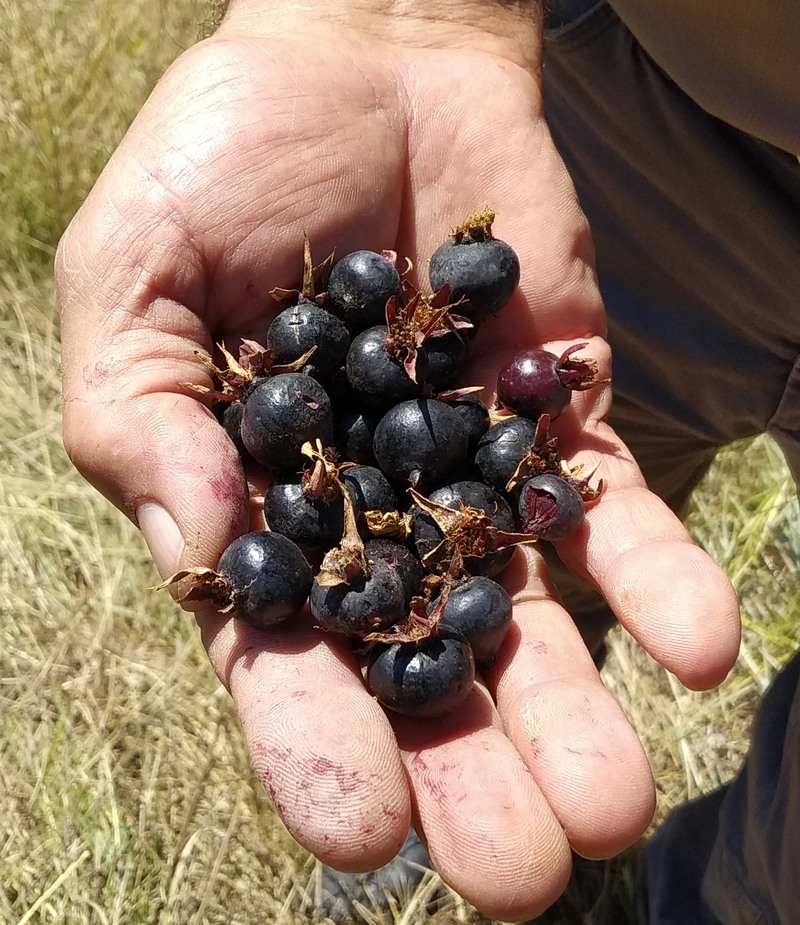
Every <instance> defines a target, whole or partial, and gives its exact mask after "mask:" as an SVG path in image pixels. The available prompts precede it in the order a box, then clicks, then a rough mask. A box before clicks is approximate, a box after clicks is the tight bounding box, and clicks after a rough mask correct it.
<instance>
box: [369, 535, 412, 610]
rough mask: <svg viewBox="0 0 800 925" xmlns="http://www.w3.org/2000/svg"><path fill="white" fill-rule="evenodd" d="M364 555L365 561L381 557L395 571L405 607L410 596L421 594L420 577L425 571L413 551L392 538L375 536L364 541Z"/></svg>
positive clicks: (408, 602) (409, 600)
mask: <svg viewBox="0 0 800 925" xmlns="http://www.w3.org/2000/svg"><path fill="white" fill-rule="evenodd" d="M364 555H365V556H366V557H367V561H370V560H375V559H382V560H383V561H384V562H385V563H386V564H387V565H388V566H389V567H390V568H391V569H393V570H394V571H396V572H397V575H398V577H399V578H400V581H401V583H402V585H403V596H404V600H405V605H406V607H407V606H408V605H409V604H410V602H411V598H412V597H417V596H418V595H420V594H422V579H423V578H424V577H425V571H424V569H423V568H422V563H421V562H420V561H419V559H418V558H417V557H416V556H415V555H414V553H413V552H411V550H410V549H409V548H408V547H407V546H403V545H401V544H400V543H396V542H395V541H394V540H387V539H383V538H382V537H375V538H374V539H371V540H367V541H366V543H364Z"/></svg>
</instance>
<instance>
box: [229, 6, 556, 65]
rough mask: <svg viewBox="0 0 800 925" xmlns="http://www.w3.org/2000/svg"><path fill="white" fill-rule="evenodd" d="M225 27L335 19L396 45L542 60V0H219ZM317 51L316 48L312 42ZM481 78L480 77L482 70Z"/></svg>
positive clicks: (282, 27) (269, 30) (257, 32)
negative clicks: (468, 50) (454, 49)
mask: <svg viewBox="0 0 800 925" xmlns="http://www.w3.org/2000/svg"><path fill="white" fill-rule="evenodd" d="M219 2H220V7H221V10H220V11H221V13H222V14H224V15H221V16H220V20H221V31H222V32H223V34H224V33H232V32H236V33H239V34H242V33H247V34H249V35H252V36H268V37H272V36H279V35H281V34H295V35H296V34H297V33H298V31H300V32H306V31H309V32H310V31H315V32H319V30H320V27H323V28H325V27H328V28H330V29H331V30H333V31H334V32H336V33H338V34H343V33H352V34H353V35H360V36H363V37H368V38H372V39H377V40H379V41H385V42H389V43H391V44H394V45H406V46H411V47H417V48H445V47H449V48H462V49H464V48H469V49H471V50H473V51H475V52H485V53H490V54H500V55H501V56H503V57H506V58H511V59H512V60H513V61H514V62H515V63H517V64H519V65H520V66H522V67H525V68H526V69H529V70H534V71H536V70H538V68H539V66H540V63H541V42H542V19H543V17H542V4H541V0H292V2H288V3H287V2H285V0H219ZM309 51H310V53H313V49H309ZM476 80H480V75H479V72H478V71H476Z"/></svg>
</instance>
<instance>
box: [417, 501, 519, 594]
mask: <svg viewBox="0 0 800 925" xmlns="http://www.w3.org/2000/svg"><path fill="white" fill-rule="evenodd" d="M408 492H409V494H410V495H411V497H412V498H413V500H414V503H415V504H416V505H417V507H419V508H420V509H421V510H422V511H424V512H425V513H426V514H427V515H428V516H429V517H430V518H431V519H432V520H433V522H434V523H435V524H436V526H437V527H438V529H439V531H440V532H441V533H442V534H443V537H442V540H441V542H440V543H438V544H437V545H436V546H434V548H433V549H431V550H429V551H428V552H427V553H425V555H423V556H422V559H421V561H422V564H423V565H424V566H425V567H426V568H431V569H435V570H439V571H440V572H447V573H448V574H450V575H451V576H452V577H456V576H457V575H459V574H461V573H463V572H464V567H463V562H464V560H466V559H472V558H477V559H480V558H482V557H483V556H486V555H489V554H490V553H493V552H500V551H501V550H503V549H507V548H509V547H510V546H522V545H530V544H531V543H535V542H536V537H535V536H531V534H529V533H512V532H509V531H506V530H501V529H500V528H499V527H497V526H495V524H494V522H493V521H492V518H491V517H489V515H488V514H487V513H486V512H485V511H482V510H480V509H479V508H474V507H470V506H468V505H464V506H462V507H461V508H459V509H458V510H453V509H452V508H449V507H447V506H445V505H443V504H438V503H437V502H436V501H431V499H430V498H426V497H424V496H423V495H421V494H420V493H419V492H418V491H416V490H415V489H413V488H409V489H408Z"/></svg>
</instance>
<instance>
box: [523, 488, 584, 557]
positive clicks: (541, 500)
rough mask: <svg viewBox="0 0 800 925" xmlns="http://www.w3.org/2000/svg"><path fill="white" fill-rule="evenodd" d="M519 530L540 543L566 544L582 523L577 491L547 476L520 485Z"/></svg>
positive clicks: (580, 503) (580, 502)
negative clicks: (564, 541) (562, 542)
mask: <svg viewBox="0 0 800 925" xmlns="http://www.w3.org/2000/svg"><path fill="white" fill-rule="evenodd" d="M519 516H520V522H521V524H522V529H523V530H524V531H525V532H526V533H533V534H535V535H536V536H538V537H539V539H542V540H549V541H551V542H552V541H554V540H565V539H566V538H567V537H568V536H572V534H573V533H575V532H576V531H577V530H578V529H580V526H581V524H582V523H583V519H584V504H583V498H582V497H581V493H580V491H578V489H577V488H576V487H575V486H574V485H573V484H571V483H570V482H568V481H567V480H566V479H564V478H561V476H558V475H553V474H552V473H549V472H546V473H544V474H543V475H537V476H534V477H533V478H532V479H528V481H527V482H525V483H524V484H523V485H522V488H521V489H520V493H519Z"/></svg>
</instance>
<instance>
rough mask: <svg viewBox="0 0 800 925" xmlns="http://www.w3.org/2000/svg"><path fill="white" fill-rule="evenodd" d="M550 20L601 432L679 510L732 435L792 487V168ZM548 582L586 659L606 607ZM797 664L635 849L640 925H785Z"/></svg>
mask: <svg viewBox="0 0 800 925" xmlns="http://www.w3.org/2000/svg"><path fill="white" fill-rule="evenodd" d="M575 3H577V4H578V5H577V6H575V5H574V4H575ZM556 7H557V8H558V9H556V10H555V11H554V16H553V18H552V19H551V21H550V24H549V25H550V26H551V27H552V28H551V30H550V32H549V33H548V36H549V37H548V41H547V43H546V53H545V66H544V88H545V107H546V112H547V114H548V119H549V121H550V125H551V129H552V132H553V136H554V138H555V140H556V143H557V145H558V147H559V149H560V151H561V153H562V155H563V157H564V159H565V161H566V163H567V166H568V168H569V170H570V173H571V175H572V177H573V179H574V181H575V185H576V188H577V191H578V195H579V198H580V201H581V204H582V206H583V208H584V211H585V212H586V214H587V216H588V218H589V222H590V224H591V226H592V230H593V234H594V238H595V244H596V248H597V267H598V275H599V281H600V287H601V291H602V293H603V297H604V299H605V302H606V307H607V310H608V313H609V338H610V341H611V346H612V351H613V358H614V404H613V409H612V412H611V422H612V424H613V425H614V427H615V428H616V429H617V431H618V432H619V433H620V434H621V436H622V437H623V439H625V441H626V442H627V443H628V445H629V446H630V447H631V449H632V450H633V453H634V455H635V456H636V458H637V460H638V462H639V464H640V466H641V467H642V470H643V472H644V474H645V477H646V478H647V481H648V484H649V485H650V487H651V488H652V489H653V490H654V491H655V492H656V493H658V494H659V495H660V496H661V497H663V498H664V499H665V500H666V501H667V503H668V504H669V505H670V506H671V507H672V508H673V510H675V511H677V512H679V513H680V512H682V511H683V510H684V508H685V505H686V503H687V500H688V499H689V497H690V495H691V491H692V489H693V488H694V487H695V486H696V484H697V482H698V481H699V479H700V478H701V477H702V475H703V473H704V472H705V471H706V469H707V467H708V465H709V464H710V462H711V461H712V459H713V457H714V454H715V452H716V451H717V449H718V448H719V447H720V446H722V445H724V444H725V443H728V442H730V441H732V440H735V439H738V438H741V437H747V436H752V435H755V434H759V433H764V432H766V433H769V434H771V435H772V436H773V437H774V438H775V440H776V441H777V442H778V444H779V445H780V446H781V448H782V449H783V451H784V453H785V455H786V458H787V461H788V464H789V466H790V468H791V470H792V472H793V474H794V477H795V480H797V479H798V478H799V477H800V362H799V361H798V357H800V164H798V161H797V159H796V158H795V157H794V156H791V155H789V154H787V153H786V152H785V151H783V150H780V149H778V148H775V147H772V146H770V145H769V144H766V143H764V142H762V141H759V140H757V139H755V138H752V137H750V136H748V135H746V134H744V133H742V132H741V131H739V130H738V129H735V128H733V127H731V126H730V125H727V124H725V123H724V122H722V121H720V120H718V119H716V118H714V117H712V116H710V115H709V114H708V113H706V112H705V111H703V110H702V109H701V108H700V107H699V106H698V105H696V104H695V103H694V102H693V101H692V100H691V99H689V97H687V96H686V95H685V94H684V93H683V91H682V90H680V89H679V88H678V87H677V86H676V85H675V84H674V83H673V82H672V81H671V80H670V79H669V77H668V76H667V75H666V74H665V73H664V72H663V71H662V70H661V69H660V68H659V67H658V66H656V64H655V63H654V62H653V61H652V60H651V59H650V58H649V57H648V56H647V54H646V53H645V52H644V51H643V50H642V48H641V47H640V46H639V45H638V43H637V42H636V41H635V39H634V38H633V36H632V35H631V33H630V32H629V31H628V29H627V28H626V27H625V26H624V24H623V23H622V22H621V21H620V20H619V18H618V17H617V15H616V14H615V13H614V12H613V10H612V9H611V7H610V6H609V5H608V4H605V3H600V4H597V3H593V2H591V0H584V2H583V3H581V2H580V0H573V4H572V6H571V9H569V10H568V9H566V7H563V6H562V5H561V4H559V3H556ZM566 13H570V14H571V17H572V18H570V16H567V15H563V14H566ZM557 580H558V582H559V585H560V587H561V589H562V592H563V595H564V599H565V602H566V603H567V606H568V608H569V609H570V611H571V613H572V614H573V616H574V617H575V618H576V621H577V622H578V623H579V626H581V628H582V632H583V633H584V636H585V638H587V639H590V640H592V641H593V642H594V644H597V639H598V638H600V637H601V636H602V632H603V629H604V627H605V626H606V625H607V624H608V621H609V619H610V614H609V611H608V608H606V607H605V605H604V604H603V602H602V601H600V600H599V598H598V597H597V596H596V595H595V594H594V593H593V592H590V591H589V590H588V589H586V588H583V587H580V586H578V585H577V584H576V583H575V581H574V580H573V579H569V578H568V577H567V576H566V575H565V574H564V572H563V570H561V571H560V572H559V574H558V576H557ZM665 619H669V614H665ZM799 664H800V662H798V659H797V658H796V659H795V660H794V661H793V662H792V664H791V665H790V666H789V667H788V668H787V669H786V670H784V672H783V673H782V674H781V675H780V677H779V678H778V680H777V681H776V683H775V685H774V686H773V688H772V690H771V691H770V693H769V695H768V696H767V697H766V698H765V700H764V703H763V704H762V707H761V711H760V714H759V720H758V723H757V727H756V732H755V738H754V742H753V745H752V749H751V752H750V754H749V756H748V758H747V761H746V764H745V766H744V768H743V770H742V772H741V774H740V775H739V777H738V778H737V779H736V781H735V782H734V783H733V784H732V785H731V786H730V787H729V788H724V789H723V790H720V791H719V792H717V793H714V794H711V795H709V796H707V797H704V798H702V799H700V800H697V801H694V802H692V803H690V804H687V805H686V806H684V807H682V808H680V809H679V810H678V811H677V812H675V813H674V814H673V815H672V816H671V817H670V819H669V820H668V821H667V823H666V824H665V825H664V826H663V827H662V829H661V830H660V831H659V833H658V834H657V835H656V837H655V838H654V839H653V840H652V842H651V844H650V845H649V847H648V849H647V850H646V851H645V853H644V857H643V863H642V876H641V882H640V887H641V889H640V909H639V912H640V921H641V925H720V923H721V925H796V923H799V922H800V876H798V873H800V730H799V729H798V726H799V725H800V723H799V722H798V711H800V706H798V703H800V695H798V673H799V672H798V665H799Z"/></svg>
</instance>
